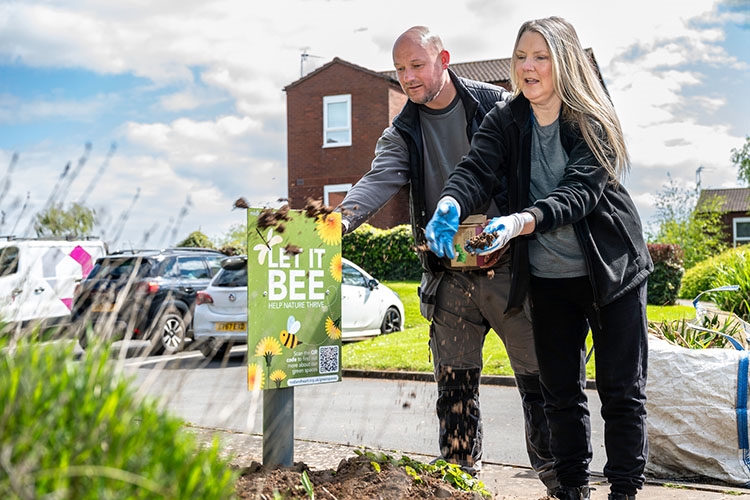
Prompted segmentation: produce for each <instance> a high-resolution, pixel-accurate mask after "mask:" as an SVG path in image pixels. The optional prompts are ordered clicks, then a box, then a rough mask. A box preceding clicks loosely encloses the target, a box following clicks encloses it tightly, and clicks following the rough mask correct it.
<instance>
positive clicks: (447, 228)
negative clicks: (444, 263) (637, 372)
mask: <svg viewBox="0 0 750 500" xmlns="http://www.w3.org/2000/svg"><path fill="white" fill-rule="evenodd" d="M457 231H458V205H457V204H456V200H454V199H453V198H446V199H443V200H441V201H440V203H438V207H437V209H435V213H434V214H433V215H432V219H430V222H428V223H427V228H426V229H425V232H424V234H425V238H427V246H428V247H430V250H432V251H433V253H434V254H435V255H437V256H438V257H448V258H449V259H454V258H456V251H455V250H454V249H453V237H454V236H455V235H456V232H457Z"/></svg>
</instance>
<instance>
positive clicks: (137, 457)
mask: <svg viewBox="0 0 750 500" xmlns="http://www.w3.org/2000/svg"><path fill="white" fill-rule="evenodd" d="M73 345H74V344H73V343H72V342H49V343H35V342H32V341H29V340H24V339H21V340H20V341H19V342H18V344H17V345H14V346H10V341H9V340H8V337H7V336H6V337H4V338H0V353H2V354H1V357H0V401H2V402H3V405H2V409H0V498H56V499H76V500H80V499H92V500H94V499H133V498H143V499H146V498H175V499H194V498H216V499H220V498H229V497H231V496H232V494H233V491H234V483H235V481H236V472H234V471H233V470H232V469H231V468H230V465H229V463H228V462H227V459H225V458H221V457H220V455H219V444H218V442H217V441H214V442H213V443H212V444H211V445H209V446H207V447H205V448H200V446H199V445H198V444H197V440H196V439H195V437H194V436H192V435H190V434H189V433H188V432H187V431H185V430H184V427H183V423H182V422H181V421H180V420H179V419H177V418H174V417H171V416H168V415H166V414H165V413H163V412H162V411H160V410H159V409H158V407H157V404H156V402H153V401H147V400H140V399H139V398H138V397H136V395H135V391H134V390H132V389H131V388H130V386H129V385H128V383H127V381H126V380H125V379H124V378H122V377H121V376H118V375H119V373H118V372H117V371H116V369H115V366H114V361H112V360H110V355H109V351H108V350H107V349H104V348H92V349H91V350H88V351H86V353H85V354H83V355H82V357H81V358H80V359H78V360H76V359H75V357H74V349H73Z"/></svg>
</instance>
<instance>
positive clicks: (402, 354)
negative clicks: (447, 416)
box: [342, 281, 695, 379]
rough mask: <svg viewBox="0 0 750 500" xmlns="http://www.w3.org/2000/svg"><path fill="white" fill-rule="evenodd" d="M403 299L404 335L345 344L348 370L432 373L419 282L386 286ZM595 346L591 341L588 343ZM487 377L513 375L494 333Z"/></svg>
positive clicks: (668, 313)
mask: <svg viewBox="0 0 750 500" xmlns="http://www.w3.org/2000/svg"><path fill="white" fill-rule="evenodd" d="M384 283H385V284H386V285H388V286H389V287H390V288H391V289H393V290H394V291H396V292H397V293H398V294H399V295H400V296H401V301H402V302H403V303H404V309H405V313H406V317H405V318H404V331H402V332H396V333H391V334H388V335H380V336H378V337H375V338H372V339H369V340H363V341H360V342H352V343H346V344H344V348H343V354H342V355H343V366H344V368H347V369H360V370H366V369H374V370H393V371H418V372H432V360H431V359H430V350H429V348H428V347H427V341H428V339H429V332H428V325H429V323H428V322H427V320H425V319H424V318H423V317H422V315H421V314H420V313H419V298H418V297H417V285H418V284H419V283H417V282H410V281H407V282H404V281H397V282H384ZM647 314H648V318H649V320H650V321H656V322H660V321H664V320H675V319H681V318H686V317H693V316H694V315H695V310H694V309H693V308H692V307H690V306H682V305H675V306H664V307H658V306H648V310H647ZM587 343H588V345H589V348H590V346H591V337H590V336H589V340H588V342H587ZM483 354H484V370H483V372H482V373H484V374H485V375H513V371H512V370H511V368H510V363H509V362H508V355H507V353H506V352H505V347H504V346H503V343H502V342H501V341H500V339H499V338H498V336H497V335H495V334H494V333H492V332H490V334H489V335H488V336H487V339H486V341H485V345H484V353H483ZM595 361H596V355H595V354H594V355H593V356H592V357H591V359H590V360H589V362H588V364H587V365H586V374H587V376H588V378H591V379H593V378H594V363H595Z"/></svg>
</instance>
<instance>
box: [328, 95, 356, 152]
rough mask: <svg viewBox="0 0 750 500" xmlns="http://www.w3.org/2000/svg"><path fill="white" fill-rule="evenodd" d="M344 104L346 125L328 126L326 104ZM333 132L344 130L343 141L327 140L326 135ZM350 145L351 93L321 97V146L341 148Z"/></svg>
mask: <svg viewBox="0 0 750 500" xmlns="http://www.w3.org/2000/svg"><path fill="white" fill-rule="evenodd" d="M341 103H345V104H346V122H347V123H346V125H345V126H343V127H329V126H328V106H329V105H331V104H341ZM333 132H346V135H347V137H346V139H345V140H344V141H343V142H331V143H329V142H328V135H329V134H330V133H333ZM351 145H352V95H351V94H339V95H327V96H324V97H323V148H342V147H347V146H351Z"/></svg>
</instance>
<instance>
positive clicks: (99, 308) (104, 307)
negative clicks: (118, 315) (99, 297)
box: [91, 302, 115, 313]
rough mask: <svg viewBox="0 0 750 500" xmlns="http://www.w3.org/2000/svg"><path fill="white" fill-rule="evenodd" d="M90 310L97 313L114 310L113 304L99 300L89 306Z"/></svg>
mask: <svg viewBox="0 0 750 500" xmlns="http://www.w3.org/2000/svg"><path fill="white" fill-rule="evenodd" d="M91 310H92V311H93V312H97V313H100V312H112V311H114V310H115V305H114V304H109V303H104V302H99V303H96V304H94V305H93V306H91Z"/></svg>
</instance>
